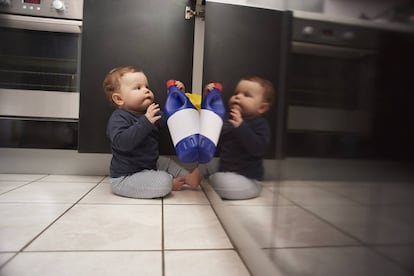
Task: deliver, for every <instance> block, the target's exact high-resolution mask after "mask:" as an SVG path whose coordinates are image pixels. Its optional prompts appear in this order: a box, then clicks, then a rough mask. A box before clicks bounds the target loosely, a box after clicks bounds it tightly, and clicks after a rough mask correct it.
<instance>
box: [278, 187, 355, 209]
mask: <svg viewBox="0 0 414 276" xmlns="http://www.w3.org/2000/svg"><path fill="white" fill-rule="evenodd" d="M279 192H280V194H281V195H283V196H285V197H286V198H287V199H289V200H292V201H293V202H295V203H297V204H299V205H302V206H306V205H323V206H329V205H352V204H356V203H355V202H354V201H352V200H350V199H347V198H345V197H343V196H340V195H336V194H334V193H332V192H329V191H326V190H323V189H320V188H318V187H307V186H304V187H301V186H293V187H290V186H288V187H286V186H283V187H281V188H280V189H279Z"/></svg>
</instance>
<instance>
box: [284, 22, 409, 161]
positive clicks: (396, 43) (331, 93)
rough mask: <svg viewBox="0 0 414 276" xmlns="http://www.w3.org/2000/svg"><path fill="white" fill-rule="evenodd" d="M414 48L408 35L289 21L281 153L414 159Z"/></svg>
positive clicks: (374, 29)
mask: <svg viewBox="0 0 414 276" xmlns="http://www.w3.org/2000/svg"><path fill="white" fill-rule="evenodd" d="M413 45H414V44H413V39H412V34H409V33H407V34H406V33H398V32H390V31H385V30H380V29H376V28H372V27H364V26H356V25H349V24H343V23H334V22H327V21H317V20H310V19H302V18H295V19H294V20H293V30H292V43H291V54H290V57H289V65H288V72H289V73H288V84H287V91H288V92H287V94H288V96H287V102H288V112H287V135H286V148H285V150H286V152H285V154H286V156H288V157H315V158H320V157H321V158H351V159H397V160H398V159H399V160H401V159H404V160H406V159H412V158H413V153H414V151H413V146H412V143H411V142H409V141H412V140H413V138H414V136H413V124H412V123H411V120H410V119H409V118H410V115H411V118H412V115H413V112H412V111H410V110H412V109H410V107H409V106H408V104H409V103H410V102H411V103H412V102H413V101H412V100H413V96H412V93H410V92H409V91H411V92H412V91H413V87H414V85H413V84H410V83H409V82H408V81H409V79H410V77H409V76H408V75H407V72H409V71H410V66H411V64H412V61H413V53H412V51H409V50H408V49H410V48H411V49H412V48H413ZM410 61H411V62H410Z"/></svg>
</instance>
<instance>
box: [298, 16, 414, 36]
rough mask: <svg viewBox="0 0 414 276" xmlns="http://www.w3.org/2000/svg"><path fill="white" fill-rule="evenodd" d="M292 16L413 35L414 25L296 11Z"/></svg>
mask: <svg viewBox="0 0 414 276" xmlns="http://www.w3.org/2000/svg"><path fill="white" fill-rule="evenodd" d="M293 16H294V17H295V18H302V19H310V20H320V21H326V22H333V23H342V24H346V25H353V26H362V27H369V28H377V29H382V30H389V31H397V32H410V33H414V25H409V24H403V23H396V22H388V21H382V20H381V21H380V20H375V21H374V20H372V21H370V20H364V19H360V18H352V17H340V16H337V15H329V14H326V13H318V12H306V11H297V10H295V11H293Z"/></svg>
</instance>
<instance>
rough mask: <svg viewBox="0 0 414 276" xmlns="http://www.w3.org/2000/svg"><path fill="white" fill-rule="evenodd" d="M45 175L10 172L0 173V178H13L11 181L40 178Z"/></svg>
mask: <svg viewBox="0 0 414 276" xmlns="http://www.w3.org/2000/svg"><path fill="white" fill-rule="evenodd" d="M45 176H47V175H46V174H12V173H0V180H13V181H34V180H39V179H42V178H43V177H45Z"/></svg>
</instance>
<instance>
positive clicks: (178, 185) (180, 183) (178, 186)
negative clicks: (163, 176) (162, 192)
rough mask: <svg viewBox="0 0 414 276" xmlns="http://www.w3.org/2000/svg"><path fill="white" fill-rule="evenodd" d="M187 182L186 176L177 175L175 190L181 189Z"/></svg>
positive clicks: (174, 181)
mask: <svg viewBox="0 0 414 276" xmlns="http://www.w3.org/2000/svg"><path fill="white" fill-rule="evenodd" d="M184 184H185V177H177V178H174V179H173V188H172V189H173V191H180V190H181V189H182V188H183V185H184Z"/></svg>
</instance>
